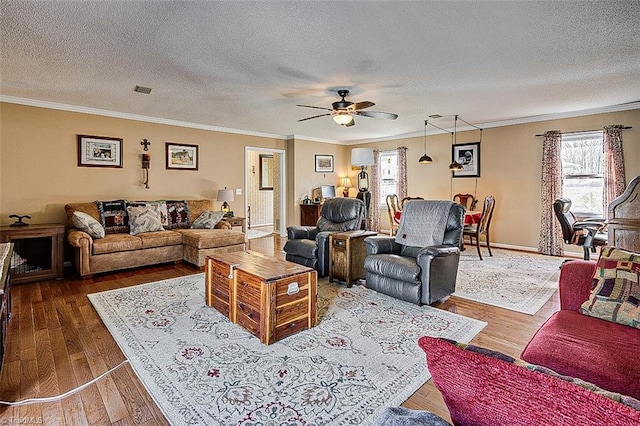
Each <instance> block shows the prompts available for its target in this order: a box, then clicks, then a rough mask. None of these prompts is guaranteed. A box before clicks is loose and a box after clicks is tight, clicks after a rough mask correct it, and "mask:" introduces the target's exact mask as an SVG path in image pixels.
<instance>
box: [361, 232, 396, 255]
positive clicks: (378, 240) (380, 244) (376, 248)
mask: <svg viewBox="0 0 640 426" xmlns="http://www.w3.org/2000/svg"><path fill="white" fill-rule="evenodd" d="M364 244H365V248H366V250H367V255H369V254H400V251H401V250H402V245H400V244H398V243H396V238H395V237H385V236H375V237H367V238H365V239H364Z"/></svg>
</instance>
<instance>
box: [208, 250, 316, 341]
mask: <svg viewBox="0 0 640 426" xmlns="http://www.w3.org/2000/svg"><path fill="white" fill-rule="evenodd" d="M317 274H318V273H317V272H316V271H314V270H313V269H311V268H308V267H306V266H302V265H298V264H296V263H293V262H288V261H286V260H280V259H276V258H274V257H269V256H265V255H263V254H259V253H252V252H244V251H237V252H232V253H224V254H219V255H215V256H209V257H207V260H206V263H205V301H206V304H207V305H208V306H211V307H213V308H215V309H216V310H217V311H218V312H220V313H222V314H223V315H224V316H226V317H227V318H229V319H230V320H231V322H233V323H235V324H239V325H241V326H242V327H243V328H245V329H246V330H247V331H249V332H250V333H251V334H253V335H254V336H256V337H258V338H259V339H260V341H261V342H262V343H264V344H265V345H269V344H271V343H273V342H276V341H278V340H280V339H283V338H285V337H287V336H290V335H292V334H294V333H297V332H299V331H301V330H304V329H307V328H311V327H313V326H315V325H316V315H317V313H316V297H317V279H318V278H317V277H318V275H317Z"/></svg>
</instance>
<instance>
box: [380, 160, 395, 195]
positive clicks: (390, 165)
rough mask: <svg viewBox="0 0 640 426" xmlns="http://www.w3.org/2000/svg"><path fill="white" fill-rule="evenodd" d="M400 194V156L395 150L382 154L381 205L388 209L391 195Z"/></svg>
mask: <svg viewBox="0 0 640 426" xmlns="http://www.w3.org/2000/svg"><path fill="white" fill-rule="evenodd" d="M397 193H398V154H397V153H396V151H395V150H393V151H383V152H380V205H381V206H383V207H386V206H387V204H386V199H387V195H389V194H397Z"/></svg>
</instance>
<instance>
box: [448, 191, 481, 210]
mask: <svg viewBox="0 0 640 426" xmlns="http://www.w3.org/2000/svg"><path fill="white" fill-rule="evenodd" d="M453 201H455V202H456V203H458V204H462V205H463V206H464V207H465V208H466V209H467V210H474V209H475V208H476V204H477V203H478V201H477V200H476V197H474V196H473V195H471V194H456V195H454V196H453Z"/></svg>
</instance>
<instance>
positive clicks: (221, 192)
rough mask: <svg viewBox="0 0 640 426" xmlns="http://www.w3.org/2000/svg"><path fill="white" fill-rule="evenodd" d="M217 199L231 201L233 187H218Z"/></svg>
mask: <svg viewBox="0 0 640 426" xmlns="http://www.w3.org/2000/svg"><path fill="white" fill-rule="evenodd" d="M217 200H218V201H233V189H227V188H225V189H218V197H217Z"/></svg>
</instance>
